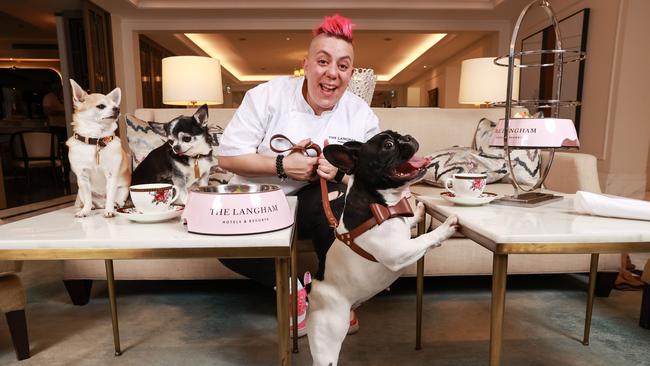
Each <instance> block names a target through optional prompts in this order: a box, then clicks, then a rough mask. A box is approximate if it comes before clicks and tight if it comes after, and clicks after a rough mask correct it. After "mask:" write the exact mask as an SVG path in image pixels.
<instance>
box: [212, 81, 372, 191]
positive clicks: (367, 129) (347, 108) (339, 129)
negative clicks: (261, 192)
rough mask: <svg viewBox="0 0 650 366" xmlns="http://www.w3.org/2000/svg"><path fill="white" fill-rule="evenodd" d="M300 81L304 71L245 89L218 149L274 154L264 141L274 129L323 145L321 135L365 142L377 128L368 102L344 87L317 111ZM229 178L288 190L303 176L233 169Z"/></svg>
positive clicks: (234, 153) (224, 153)
mask: <svg viewBox="0 0 650 366" xmlns="http://www.w3.org/2000/svg"><path fill="white" fill-rule="evenodd" d="M303 82H305V78H304V77H292V76H283V77H278V78H276V79H273V80H271V81H269V82H266V83H263V84H260V85H258V86H256V87H255V88H253V89H251V90H249V91H248V92H247V93H246V95H245V96H244V100H243V101H242V104H241V106H240V107H239V108H238V109H237V111H236V112H235V115H234V116H233V118H232V120H231V121H230V122H229V123H228V125H227V126H226V129H225V131H224V133H223V136H222V137H221V141H220V142H219V155H220V156H238V155H244V154H253V153H257V154H262V155H267V156H276V155H277V153H276V152H273V151H272V150H271V148H270V145H269V141H270V139H271V136H273V135H275V134H283V135H285V136H287V137H288V138H289V139H290V140H291V141H293V142H294V143H298V142H299V141H301V140H304V139H306V138H311V141H312V142H314V143H316V144H318V145H319V146H321V147H323V146H324V142H325V140H326V139H327V140H328V141H329V143H330V144H343V143H345V142H346V141H353V140H354V141H360V142H365V141H367V140H368V139H370V138H371V137H372V136H374V135H376V134H377V133H379V132H380V131H379V124H378V119H377V116H376V115H375V113H374V112H373V111H372V110H371V109H370V107H369V106H368V104H367V103H366V102H365V101H364V100H363V99H361V98H359V97H358V96H356V95H354V94H352V93H351V92H349V91H347V90H346V91H345V93H344V94H343V96H342V97H341V99H340V100H339V102H338V103H337V104H336V105H335V106H334V108H333V109H332V110H331V111H325V112H323V113H321V115H320V116H317V115H316V114H315V113H314V111H313V109H312V108H311V107H310V106H309V104H307V101H305V98H304V97H303V95H302V85H303ZM285 154H288V153H285ZM230 183H231V184H262V183H268V184H277V185H279V186H281V187H282V189H283V191H284V193H286V194H292V193H295V191H297V190H298V189H300V188H301V187H303V186H305V185H307V183H308V182H302V181H295V180H292V179H287V180H285V181H284V182H282V181H281V180H280V179H279V178H278V177H277V176H273V177H271V176H266V177H254V178H250V177H242V176H238V175H235V176H233V178H232V179H231V180H230Z"/></svg>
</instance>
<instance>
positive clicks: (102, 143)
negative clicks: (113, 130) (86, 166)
mask: <svg viewBox="0 0 650 366" xmlns="http://www.w3.org/2000/svg"><path fill="white" fill-rule="evenodd" d="M74 138H75V139H77V140H79V141H81V142H84V143H86V144H88V145H95V162H96V163H97V165H99V151H100V150H101V149H102V148H105V147H106V145H108V143H109V142H111V141H113V139H114V138H115V135H111V136H106V137H99V138H95V137H85V136H81V135H80V134H78V133H76V132H75V133H74Z"/></svg>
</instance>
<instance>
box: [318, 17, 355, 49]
mask: <svg viewBox="0 0 650 366" xmlns="http://www.w3.org/2000/svg"><path fill="white" fill-rule="evenodd" d="M353 26H354V24H352V21H351V20H350V19H348V18H346V17H343V16H340V15H338V14H334V15H332V16H326V17H325V18H324V19H323V22H322V23H321V24H320V25H319V26H318V27H317V28H315V29H314V37H316V36H317V35H319V34H323V33H325V34H326V35H328V36H330V37H336V38H340V39H342V40H344V41H347V42H350V43H352V27H353Z"/></svg>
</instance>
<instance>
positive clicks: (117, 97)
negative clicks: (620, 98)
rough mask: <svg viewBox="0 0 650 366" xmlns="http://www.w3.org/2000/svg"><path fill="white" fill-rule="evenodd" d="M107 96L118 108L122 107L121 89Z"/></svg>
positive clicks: (116, 89) (114, 90)
mask: <svg viewBox="0 0 650 366" xmlns="http://www.w3.org/2000/svg"><path fill="white" fill-rule="evenodd" d="M106 96H107V97H108V98H109V99H111V100H112V101H113V102H115V104H116V105H117V106H119V105H120V101H121V100H122V90H120V88H115V89H113V91H111V92H110V93H108V94H106Z"/></svg>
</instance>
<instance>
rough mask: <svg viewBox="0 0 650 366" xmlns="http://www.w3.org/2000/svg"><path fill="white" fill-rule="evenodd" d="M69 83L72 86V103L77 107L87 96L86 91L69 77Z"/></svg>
mask: <svg viewBox="0 0 650 366" xmlns="http://www.w3.org/2000/svg"><path fill="white" fill-rule="evenodd" d="M70 85H71V86H72V105H73V106H74V108H75V109H77V108H78V107H79V106H80V105H81V104H83V102H84V100H85V99H86V97H87V96H88V93H86V91H85V90H84V89H83V88H82V87H81V86H79V84H77V82H76V81H74V80H72V79H70Z"/></svg>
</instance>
